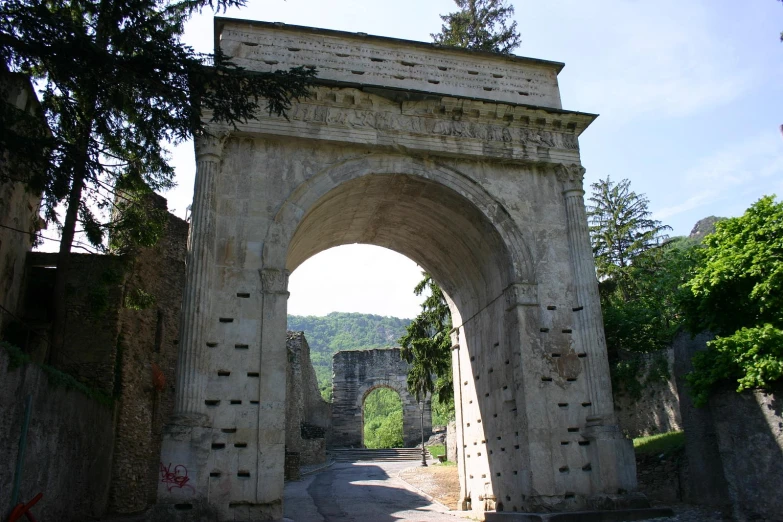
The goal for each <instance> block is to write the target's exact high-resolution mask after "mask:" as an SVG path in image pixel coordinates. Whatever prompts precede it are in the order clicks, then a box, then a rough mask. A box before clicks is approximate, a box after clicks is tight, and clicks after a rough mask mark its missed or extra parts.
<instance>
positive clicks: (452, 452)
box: [446, 421, 457, 462]
mask: <svg viewBox="0 0 783 522" xmlns="http://www.w3.org/2000/svg"><path fill="white" fill-rule="evenodd" d="M446 460H448V461H450V462H457V421H449V424H448V426H446Z"/></svg>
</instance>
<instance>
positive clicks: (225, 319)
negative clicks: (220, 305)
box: [218, 317, 234, 323]
mask: <svg viewBox="0 0 783 522" xmlns="http://www.w3.org/2000/svg"><path fill="white" fill-rule="evenodd" d="M218 321H220V322H221V323H233V322H234V318H233V317H221V318H220V319H218Z"/></svg>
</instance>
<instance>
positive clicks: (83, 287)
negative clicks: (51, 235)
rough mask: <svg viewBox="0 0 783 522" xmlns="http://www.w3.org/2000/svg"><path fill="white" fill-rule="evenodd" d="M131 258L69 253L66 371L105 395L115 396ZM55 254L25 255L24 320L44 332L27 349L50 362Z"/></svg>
mask: <svg viewBox="0 0 783 522" xmlns="http://www.w3.org/2000/svg"><path fill="white" fill-rule="evenodd" d="M126 263H127V260H126V259H123V258H121V257H117V256H102V255H94V254H71V267H70V272H69V274H68V282H67V283H66V285H67V286H66V299H67V311H66V316H65V337H64V339H65V341H64V345H63V348H62V349H61V355H62V360H63V363H62V367H61V369H62V370H63V371H65V372H66V373H68V374H70V375H72V376H74V377H75V378H76V379H77V380H79V381H81V382H84V383H85V384H88V385H89V386H90V387H92V388H95V389H97V390H100V391H101V392H103V393H105V394H107V395H113V394H114V393H115V383H116V380H117V370H118V368H117V342H118V338H119V333H120V310H121V309H122V306H123V297H124V293H125V289H124V287H125V271H126V266H127V265H126ZM56 266H57V254H56V253H48V252H31V253H30V254H29V255H28V256H27V267H28V268H27V274H28V275H27V278H26V282H25V286H26V288H25V298H24V301H25V303H24V315H23V318H24V322H25V324H27V325H33V326H35V327H37V328H38V329H39V331H40V333H41V335H40V336H38V337H36V338H35V339H34V346H30V347H27V350H28V352H31V353H32V354H33V356H34V358H35V359H36V360H38V361H40V362H44V361H45V360H46V352H47V350H48V342H49V341H48V337H47V331H48V329H49V328H50V326H51V321H52V320H53V318H54V308H53V304H52V291H53V288H54V279H55V275H56Z"/></svg>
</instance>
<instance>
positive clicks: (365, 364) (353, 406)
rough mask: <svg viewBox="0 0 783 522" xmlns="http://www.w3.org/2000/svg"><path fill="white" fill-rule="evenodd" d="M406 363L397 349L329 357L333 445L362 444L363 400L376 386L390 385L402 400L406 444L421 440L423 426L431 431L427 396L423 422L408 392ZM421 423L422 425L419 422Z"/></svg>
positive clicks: (409, 444)
mask: <svg viewBox="0 0 783 522" xmlns="http://www.w3.org/2000/svg"><path fill="white" fill-rule="evenodd" d="M408 367H409V365H408V363H406V362H405V361H403V360H402V359H401V358H400V349H399V348H387V349H377V350H345V351H342V352H337V353H336V354H334V356H333V357H332V429H331V433H330V434H329V445H330V446H332V447H355V448H361V447H363V446H364V422H363V421H364V416H363V409H364V401H365V399H366V398H367V396H368V395H369V394H370V393H371V392H373V391H374V390H376V389H378V388H389V389H391V390H393V391H395V392H397V395H399V397H400V401H401V402H402V439H403V442H404V444H405V446H406V447H407V446H413V445H415V444H416V443H418V442H421V436H422V433H421V431H422V428H423V429H424V435H425V436H426V437H427V438H429V436H430V435H431V434H432V412H431V409H430V398H429V397H427V400H426V401H424V404H423V405H422V407H423V409H424V412H423V413H424V417H423V422H422V420H421V413H422V412H421V410H420V409H419V404H418V402H417V401H416V397H415V396H414V395H412V394H411V393H410V392H408V387H407V377H408ZM422 424H423V425H422Z"/></svg>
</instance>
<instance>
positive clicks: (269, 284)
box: [258, 268, 289, 295]
mask: <svg viewBox="0 0 783 522" xmlns="http://www.w3.org/2000/svg"><path fill="white" fill-rule="evenodd" d="M258 272H259V274H260V275H261V289H262V291H263V292H264V293H265V294H285V295H288V275H289V272H288V270H285V269H279V268H262V269H261V270H259V271H258Z"/></svg>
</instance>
